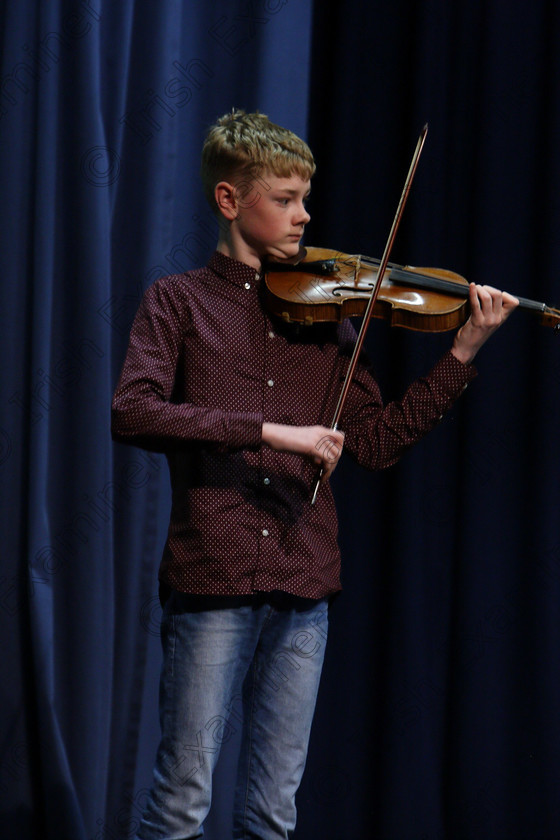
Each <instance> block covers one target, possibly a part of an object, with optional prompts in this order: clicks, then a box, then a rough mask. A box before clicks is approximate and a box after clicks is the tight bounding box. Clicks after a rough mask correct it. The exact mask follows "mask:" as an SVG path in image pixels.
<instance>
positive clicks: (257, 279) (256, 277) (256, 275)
mask: <svg viewBox="0 0 560 840" xmlns="http://www.w3.org/2000/svg"><path fill="white" fill-rule="evenodd" d="M259 279H260V278H259V274H258V272H257V273H256V274H255V280H256V281H257V283H258V282H259Z"/></svg>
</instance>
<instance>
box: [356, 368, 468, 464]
mask: <svg viewBox="0 0 560 840" xmlns="http://www.w3.org/2000/svg"><path fill="white" fill-rule="evenodd" d="M476 375H477V371H476V368H475V367H474V366H473V365H465V364H463V363H462V362H460V361H459V360H458V359H456V358H455V356H454V355H453V354H452V353H451V351H449V352H447V353H446V354H445V355H444V356H443V357H442V358H441V359H440V360H439V362H438V363H437V364H436V365H435V366H434V367H433V368H432V370H431V371H430V373H428V375H427V376H424V377H421V378H420V379H417V380H416V381H415V382H414V383H413V384H412V385H411V386H410V387H409V388H408V389H407V391H406V392H405V394H404V396H403V397H402V399H400V400H396V401H393V402H389V403H387V405H384V404H383V400H382V397H381V393H380V390H379V386H378V385H377V383H376V381H375V379H374V378H373V377H372V375H371V373H370V372H369V369H368V368H367V367H366V366H364V365H359V366H358V367H357V369H356V374H355V376H354V379H353V382H352V385H351V387H350V389H349V392H348V399H347V402H346V407H345V410H344V412H343V417H342V419H341V423H340V429H341V430H342V431H344V432H345V441H344V448H345V449H346V450H348V451H349V453H350V454H351V455H352V456H353V457H354V458H355V460H357V461H358V463H359V464H361V465H362V466H364V467H366V468H368V469H372V470H378V469H384V468H385V467H389V466H391V465H392V464H394V463H396V462H397V461H398V460H399V458H400V457H401V456H402V455H403V453H404V452H406V450H407V449H409V448H410V447H411V446H413V445H414V444H415V443H416V442H417V441H419V440H420V439H421V438H422V437H424V435H426V434H427V433H428V432H429V431H430V430H431V429H433V428H434V426H436V425H437V424H438V423H439V422H440V420H442V419H443V417H444V415H445V414H446V413H447V412H448V411H449V409H450V408H451V407H452V406H453V404H454V403H455V401H456V400H457V399H458V398H459V396H460V395H461V394H462V393H463V391H464V390H465V388H466V387H467V385H468V383H469V382H470V381H471V380H472V379H473V378H474V377H475V376H476Z"/></svg>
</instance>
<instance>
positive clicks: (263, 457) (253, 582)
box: [113, 111, 517, 840]
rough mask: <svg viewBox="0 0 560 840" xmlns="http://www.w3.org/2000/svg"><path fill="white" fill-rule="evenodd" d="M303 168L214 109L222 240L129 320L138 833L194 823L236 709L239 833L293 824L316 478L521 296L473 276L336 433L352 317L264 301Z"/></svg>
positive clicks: (245, 117)
mask: <svg viewBox="0 0 560 840" xmlns="http://www.w3.org/2000/svg"><path fill="white" fill-rule="evenodd" d="M314 170H315V164H314V161H313V157H312V155H311V152H310V150H309V148H308V147H307V145H306V144H305V143H304V142H303V141H301V140H300V139H299V138H297V137H296V136H295V135H294V134H292V133H291V132H289V131H287V130H285V129H283V128H280V127H279V126H276V125H274V124H273V123H271V122H270V121H269V120H268V118H267V117H266V116H264V115H262V114H258V113H256V114H245V113H244V112H242V111H238V112H234V113H231V114H227V115H226V116H224V117H222V118H221V119H220V120H218V122H217V123H216V124H215V125H214V126H213V127H212V128H211V130H210V131H209V133H208V136H207V138H206V142H205V144H204V148H203V153H202V179H203V183H204V188H205V192H206V195H207V198H208V200H209V202H210V204H211V206H212V208H213V209H214V212H215V213H216V214H217V217H218V219H219V223H220V224H219V226H220V234H219V240H218V244H217V250H216V253H215V254H214V255H213V256H212V258H211V260H210V262H209V263H208V265H207V266H206V267H205V268H202V269H198V270H196V271H191V272H188V273H186V274H183V275H174V276H171V277H166V278H163V279H162V280H159V281H157V282H156V283H154V285H153V286H151V287H150V288H149V289H148V291H147V292H146V294H145V296H144V299H143V302H142V304H141V306H140V309H139V312H138V314H137V316H136V319H135V322H134V324H133V327H132V331H131V338H130V346H129V349H128V353H127V357H126V360H125V364H124V368H123V372H122V374H121V378H120V381H119V384H118V387H117V390H116V393H115V397H114V403H113V432H114V436H115V438H116V439H117V440H120V441H124V442H129V443H133V444H137V445H140V446H146V447H148V448H153V449H160V450H162V451H164V452H165V453H166V455H167V458H168V462H169V468H170V474H171V484H172V492H173V498H172V510H171V521H170V525H169V533H168V538H167V542H166V545H165V549H164V555H163V560H162V564H161V569H160V583H161V591H162V601H163V602H164V610H163V618H162V643H163V652H164V664H163V671H162V682H161V694H160V719H161V726H162V739H161V743H160V747H159V750H158V754H157V758H156V767H155V771H154V784H153V788H152V791H151V794H150V797H149V800H148V803H147V807H146V812H145V814H144V818H143V820H142V824H141V827H140V829H139V831H138V838H139V840H155V838H158V840H171V838H174V840H178V838H181V839H183V838H185V839H186V838H196V837H201V836H202V834H203V830H202V823H203V821H204V818H205V816H206V814H207V813H208V809H209V807H210V798H211V779H212V771H213V769H214V766H215V763H216V760H217V758H218V754H219V749H220V746H221V744H222V743H223V742H224V741H226V740H227V739H228V737H229V736H230V735H231V732H232V729H233V723H232V721H235V722H236V723H237V722H238V721H241V720H242V721H243V733H242V746H241V755H240V759H239V770H238V780H237V786H236V792H235V805H234V834H233V836H234V838H259V840H272V838H276V839H277V838H287V837H289V836H291V833H292V832H293V829H294V826H295V821H296V809H295V804H294V803H295V794H296V791H297V789H298V786H299V783H300V780H301V776H302V773H303V768H304V764H305V758H306V752H307V744H308V738H309V732H310V727H311V720H312V717H313V711H314V706H315V699H316V695H317V689H318V684H319V677H320V673H321V667H322V663H323V656H324V648H325V641H326V637H327V607H328V599H329V597H330V596H332V595H333V594H334V593H335V592H337V591H338V590H339V588H340V583H339V568H340V560H339V554H338V547H337V541H336V537H337V525H336V513H335V508H334V503H333V499H332V494H331V490H330V487H329V484H328V478H329V476H330V474H331V473H332V471H333V469H334V468H335V467H336V464H337V461H338V459H339V457H340V454H341V451H342V448H343V445H344V447H345V449H347V450H348V451H349V452H350V454H351V455H352V456H353V457H354V458H355V459H356V460H357V461H358V462H359V463H360V464H362V465H364V466H365V467H368V468H370V469H379V468H382V467H386V466H389V465H390V464H393V463H394V462H395V461H396V460H397V459H398V458H399V456H400V455H401V454H402V452H403V451H404V450H406V449H407V448H408V447H409V446H411V445H412V444H413V443H415V442H416V441H417V440H418V439H419V438H420V437H422V436H423V435H424V434H425V433H426V432H427V431H428V430H429V429H431V428H432V427H433V426H434V425H435V424H436V423H437V422H438V421H439V420H440V419H441V416H442V415H443V414H444V413H445V412H446V411H447V410H448V409H449V408H450V407H451V405H452V404H453V403H454V401H455V399H456V398H457V397H458V396H459V395H460V393H461V392H462V391H463V389H464V388H465V387H466V385H467V384H468V382H470V380H471V379H472V378H473V376H474V375H475V370H474V368H473V367H472V364H471V363H472V360H473V358H474V356H475V354H476V352H477V350H478V349H479V348H480V346H482V344H483V343H484V341H486V339H487V338H488V336H489V335H490V334H491V333H492V332H493V331H494V330H495V329H496V328H497V327H498V326H499V325H500V324H501V323H502V322H503V321H504V320H505V318H506V317H507V316H508V315H509V313H510V312H511V311H512V310H513V308H514V307H515V305H516V303H517V301H516V300H515V299H514V298H512V297H511V296H509V295H507V294H502V293H501V292H498V291H497V290H495V289H491V288H488V287H484V288H481V287H476V286H474V284H472V285H471V290H470V305H471V312H472V314H471V316H470V318H469V320H468V321H467V323H466V324H465V325H464V326H463V327H462V328H461V329H460V330H459V332H458V333H457V335H456V336H455V338H454V341H453V346H452V348H451V350H450V351H449V352H448V353H447V354H446V355H445V356H444V357H443V359H441V360H440V362H438V364H437V365H436V366H435V367H434V369H433V370H432V371H431V373H430V374H429V375H428V376H427V377H425V378H423V379H421V380H418V381H417V382H416V383H414V384H413V385H412V386H411V387H410V388H409V389H408V391H407V392H406V394H405V396H404V397H403V399H402V400H401V401H400V402H395V403H391V404H389V405H387V406H385V407H383V404H382V401H381V397H380V393H379V389H378V386H377V384H376V382H375V380H374V379H373V378H372V376H371V374H370V373H369V371H368V370H367V368H366V367H365V366H364V365H363V364H362V365H359V366H358V368H357V370H356V373H355V375H354V378H353V382H352V386H351V388H350V390H349V394H348V398H347V401H346V406H345V409H344V412H343V415H342V418H341V421H340V424H339V425H340V428H341V429H342V430H343V431H332V430H331V429H329V428H328V423H329V422H330V418H331V417H332V414H333V410H334V407H335V404H336V400H337V397H338V392H339V388H340V383H341V378H342V376H343V374H344V368H345V365H346V364H347V362H348V358H349V355H350V353H351V349H352V343H353V340H354V338H355V336H354V332H353V329H352V327H351V325H350V324H349V323H343V324H342V325H340V326H335V325H327V326H313V327H309V328H303V329H297V328H296V329H294V328H293V327H291V326H290V325H287V324H284V323H277V322H275V321H273V320H272V319H271V317H269V316H268V314H267V313H266V311H265V310H264V308H263V306H262V303H261V297H260V281H261V275H262V266H263V261H265V260H266V259H267V258H273V259H290V258H292V257H294V256H296V255H297V254H298V251H299V248H300V242H301V237H302V235H303V232H304V228H305V225H306V224H307V222H308V221H309V214H308V213H307V210H306V208H305V203H306V199H307V197H308V195H309V188H310V180H311V177H312V175H313V173H314ZM319 468H322V469H323V476H322V485H321V489H320V491H319V494H318V497H317V501H316V504H315V505H311V504H310V499H311V494H312V488H313V485H314V480H315V477H316V475H317V471H318V469H319ZM238 706H241V707H242V713H241V712H240V710H239V708H238Z"/></svg>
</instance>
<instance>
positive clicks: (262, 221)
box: [231, 173, 311, 262]
mask: <svg viewBox="0 0 560 840" xmlns="http://www.w3.org/2000/svg"><path fill="white" fill-rule="evenodd" d="M309 193H310V182H309V181H303V180H302V179H301V178H300V177H299V175H292V176H290V177H289V178H279V177H278V176H276V175H272V174H270V173H265V174H264V175H261V176H260V177H259V178H257V179H255V180H253V181H251V183H250V184H238V185H237V188H236V196H237V216H236V218H235V219H234V220H233V221H232V224H231V236H232V239H234V238H235V240H236V245H237V246H238V249H239V250H238V258H239V255H241V259H242V260H243V261H244V262H253V259H254V258H255V257H256V258H258V259H259V260H262V259H263V258H264V257H274V258H276V259H289V258H290V257H295V256H296V255H297V254H298V251H299V245H300V240H301V237H302V236H303V230H304V227H305V225H306V224H307V223H308V222H309V219H310V218H311V217H310V215H309V213H308V212H307V210H306V209H305V204H306V201H307V198H308V196H309ZM247 257H251V258H253V259H251V260H250V259H247Z"/></svg>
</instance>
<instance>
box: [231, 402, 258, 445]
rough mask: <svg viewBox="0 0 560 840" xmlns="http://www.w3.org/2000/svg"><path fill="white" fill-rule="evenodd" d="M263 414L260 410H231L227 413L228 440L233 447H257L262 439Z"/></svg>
mask: <svg viewBox="0 0 560 840" xmlns="http://www.w3.org/2000/svg"><path fill="white" fill-rule="evenodd" d="M262 424H263V415H262V414H261V413H260V412H254V413H251V412H245V411H231V412H228V413H227V415H226V425H227V428H226V441H227V445H228V446H231V447H239V448H240V449H241V448H245V447H249V448H252V449H256V448H257V447H259V446H260V444H261V440H262Z"/></svg>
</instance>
